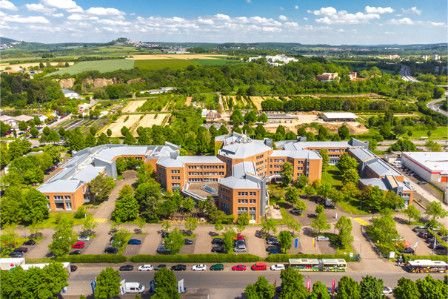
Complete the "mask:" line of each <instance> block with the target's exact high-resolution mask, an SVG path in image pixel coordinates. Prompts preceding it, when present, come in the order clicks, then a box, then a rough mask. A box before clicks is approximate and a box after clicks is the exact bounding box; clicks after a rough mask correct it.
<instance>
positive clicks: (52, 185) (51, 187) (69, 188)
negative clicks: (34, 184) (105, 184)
mask: <svg viewBox="0 0 448 299" xmlns="http://www.w3.org/2000/svg"><path fill="white" fill-rule="evenodd" d="M81 186H82V182H81V181H80V180H57V181H53V182H49V183H44V184H42V185H41V186H40V187H39V188H37V190H39V191H40V192H42V193H73V192H75V191H76V190H78V188H80V187H81Z"/></svg>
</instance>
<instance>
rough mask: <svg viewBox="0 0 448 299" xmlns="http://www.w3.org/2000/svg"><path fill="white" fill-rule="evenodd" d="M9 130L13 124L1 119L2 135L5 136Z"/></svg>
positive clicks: (0, 131)
mask: <svg viewBox="0 0 448 299" xmlns="http://www.w3.org/2000/svg"><path fill="white" fill-rule="evenodd" d="M9 130H11V126H10V125H8V124H5V123H4V122H2V121H0V136H2V137H3V136H5V135H6V134H7V133H8V132H9Z"/></svg>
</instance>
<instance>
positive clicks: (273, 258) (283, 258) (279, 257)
mask: <svg viewBox="0 0 448 299" xmlns="http://www.w3.org/2000/svg"><path fill="white" fill-rule="evenodd" d="M300 258H312V259H344V260H346V261H347V262H358V261H359V257H358V255H354V256H353V257H352V258H350V256H348V255H344V254H272V255H270V256H268V257H267V258H266V262H271V263H276V262H282V263H287V262H289V259H300Z"/></svg>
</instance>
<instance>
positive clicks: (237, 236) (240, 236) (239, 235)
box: [236, 233, 244, 241]
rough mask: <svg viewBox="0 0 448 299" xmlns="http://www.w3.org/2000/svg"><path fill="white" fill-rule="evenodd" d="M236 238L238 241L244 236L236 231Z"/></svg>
mask: <svg viewBox="0 0 448 299" xmlns="http://www.w3.org/2000/svg"><path fill="white" fill-rule="evenodd" d="M236 239H237V240H238V241H240V240H244V236H243V235H242V234H240V233H238V234H237V235H236Z"/></svg>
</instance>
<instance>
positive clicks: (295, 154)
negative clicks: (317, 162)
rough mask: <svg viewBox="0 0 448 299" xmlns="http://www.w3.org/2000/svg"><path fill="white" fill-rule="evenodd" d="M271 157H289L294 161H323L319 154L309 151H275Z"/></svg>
mask: <svg viewBox="0 0 448 299" xmlns="http://www.w3.org/2000/svg"><path fill="white" fill-rule="evenodd" d="M271 157H289V158H293V159H322V158H321V156H319V154H318V153H316V152H315V151H309V150H295V151H294V150H274V151H273V152H272V155H271Z"/></svg>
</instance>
